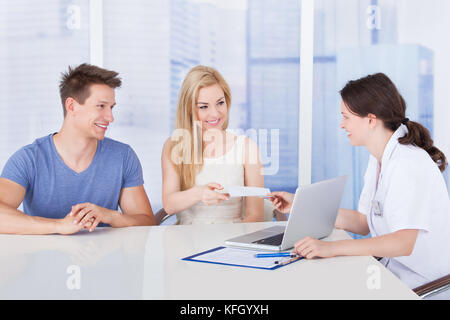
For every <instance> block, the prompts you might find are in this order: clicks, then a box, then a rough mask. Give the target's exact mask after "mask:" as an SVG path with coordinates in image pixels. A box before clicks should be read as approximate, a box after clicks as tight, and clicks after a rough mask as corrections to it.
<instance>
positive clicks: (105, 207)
mask: <svg viewBox="0 0 450 320" xmlns="http://www.w3.org/2000/svg"><path fill="white" fill-rule="evenodd" d="M117 76H118V73H117V72H114V71H109V70H106V69H103V68H99V67H96V66H93V65H88V64H82V65H80V66H78V67H76V68H75V69H72V68H70V67H69V70H68V72H67V73H65V74H63V77H62V80H61V83H60V95H61V101H62V105H63V110H64V122H63V125H62V128H61V130H60V131H58V132H57V133H53V134H50V135H48V136H46V137H42V138H39V139H37V140H36V141H34V142H33V143H32V144H30V145H27V146H25V147H23V148H21V149H20V150H18V151H17V152H16V153H15V154H14V155H13V156H11V158H9V160H8V161H7V163H6V165H5V167H4V168H3V171H2V174H1V176H0V233H12V234H52V233H60V234H72V233H76V232H78V231H79V230H81V229H83V228H85V229H88V230H89V231H93V230H94V229H95V228H96V227H97V226H104V225H110V226H112V227H127V226H136V225H154V224H155V218H154V216H153V212H152V209H151V205H150V201H149V199H148V197H147V194H146V193H145V190H144V187H143V184H144V181H143V177H142V167H141V164H140V162H139V159H138V157H137V156H136V153H135V152H134V151H133V149H131V147H130V146H128V145H126V144H124V143H121V142H118V141H114V140H112V139H109V138H105V132H106V130H107V129H108V126H109V124H110V123H111V122H113V121H114V117H113V114H112V110H113V107H114V105H115V104H116V102H115V94H114V89H115V88H118V87H120V85H121V80H120V78H118V77H117ZM22 202H23V211H24V212H21V211H19V210H17V208H18V207H19V205H20V204H21V203H22ZM119 206H120V209H121V211H122V212H121V213H120V212H119V211H117V210H118V207H119ZM99 224H100V225H99Z"/></svg>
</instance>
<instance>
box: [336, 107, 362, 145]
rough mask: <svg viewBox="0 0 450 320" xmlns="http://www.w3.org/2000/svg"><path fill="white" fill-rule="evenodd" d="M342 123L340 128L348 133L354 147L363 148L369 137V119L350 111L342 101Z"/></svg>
mask: <svg viewBox="0 0 450 320" xmlns="http://www.w3.org/2000/svg"><path fill="white" fill-rule="evenodd" d="M341 114H342V121H341V125H340V127H341V128H342V129H344V130H345V131H346V132H347V137H348V138H349V140H350V144H351V145H352V146H363V145H365V144H366V141H367V137H368V135H369V119H368V118H367V117H361V116H359V115H357V114H354V113H352V112H351V111H350V109H349V108H348V107H347V105H346V104H345V103H344V101H341Z"/></svg>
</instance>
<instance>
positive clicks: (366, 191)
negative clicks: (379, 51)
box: [271, 73, 450, 288]
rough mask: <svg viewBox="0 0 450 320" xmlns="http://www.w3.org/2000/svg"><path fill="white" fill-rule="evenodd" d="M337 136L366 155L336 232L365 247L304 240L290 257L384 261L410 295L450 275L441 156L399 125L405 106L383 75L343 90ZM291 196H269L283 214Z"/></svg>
mask: <svg viewBox="0 0 450 320" xmlns="http://www.w3.org/2000/svg"><path fill="white" fill-rule="evenodd" d="M340 93H341V97H342V103H341V112H342V122H341V128H342V129H345V130H346V132H347V133H348V135H347V136H348V138H349V140H350V143H351V144H352V145H353V146H365V147H366V148H367V150H369V152H370V159H369V164H368V167H367V171H366V173H365V176H364V187H363V190H362V193H361V197H360V200H359V206H358V211H355V210H347V209H340V210H339V213H338V216H337V219H336V224H335V227H336V228H337V229H344V230H347V231H350V232H353V233H357V234H361V235H367V234H368V233H369V232H370V233H371V236H372V237H371V238H369V239H356V240H343V241H334V242H326V241H320V240H316V239H313V238H311V237H307V238H304V239H301V240H300V241H298V242H297V243H295V247H294V251H295V252H296V253H297V254H299V255H301V256H303V257H306V258H308V259H311V258H314V257H324V258H325V257H333V256H338V255H341V256H342V255H361V256H368V255H371V256H375V257H383V258H382V259H381V260H380V262H382V263H383V264H384V265H385V266H386V267H387V268H388V269H390V270H391V271H392V272H393V273H394V274H395V275H397V276H398V277H399V278H400V279H401V280H402V281H403V282H404V283H406V284H407V285H408V286H409V287H410V288H415V287H418V286H420V285H422V284H424V283H426V282H429V281H433V280H436V279H438V278H440V277H443V276H445V275H447V274H448V273H449V272H450V252H449V250H448V248H449V247H450V200H449V196H448V191H447V189H446V186H445V182H444V179H443V176H442V174H441V171H444V169H445V167H446V165H447V162H446V158H445V155H444V154H443V153H442V152H441V151H440V150H439V149H437V148H436V147H435V146H433V141H432V140H431V138H430V134H429V132H428V130H427V129H426V128H424V127H423V126H422V125H420V124H419V123H417V122H413V121H410V120H409V119H408V118H406V117H405V110H406V104H405V101H404V100H403V98H402V96H401V95H400V93H399V92H398V90H397V88H396V87H395V85H394V84H393V83H392V82H391V80H390V79H389V78H388V77H387V76H386V75H384V74H382V73H378V74H374V75H369V76H367V77H364V78H362V79H359V80H356V81H350V82H348V83H347V85H346V86H345V87H344V88H343V89H342V90H341V92H340ZM292 200H293V195H292V194H289V193H287V192H273V193H272V198H271V201H272V202H273V204H274V205H275V207H277V208H278V210H280V211H282V212H284V213H287V212H289V209H290V205H291V203H292Z"/></svg>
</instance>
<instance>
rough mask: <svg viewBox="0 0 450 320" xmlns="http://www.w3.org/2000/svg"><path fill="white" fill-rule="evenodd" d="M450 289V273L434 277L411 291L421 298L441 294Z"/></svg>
mask: <svg viewBox="0 0 450 320" xmlns="http://www.w3.org/2000/svg"><path fill="white" fill-rule="evenodd" d="M448 289H450V274H448V275H446V276H444V277H442V278H439V279H436V280H434V281H431V282H428V283H425V284H424V285H422V286H420V287H417V288H415V289H413V291H414V292H415V293H416V294H417V295H418V296H419V297H421V298H422V299H425V298H429V297H431V296H434V295H437V294H441V293H443V292H444V291H447V290H448Z"/></svg>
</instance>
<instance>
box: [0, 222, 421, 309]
mask: <svg viewBox="0 0 450 320" xmlns="http://www.w3.org/2000/svg"><path fill="white" fill-rule="evenodd" d="M274 224H283V223H281V222H261V223H245V224H226V225H225V224H221V225H219V224H217V225H197V226H156V227H131V228H122V229H113V228H98V229H97V230H96V231H95V232H93V233H88V232H81V233H78V234H76V235H71V236H61V235H50V236H23V235H0V299H189V300H190V299H194V300H196V299H201V300H203V299H207V300H211V299H225V300H227V299H233V300H240V299H250V300H258V299H265V300H267V299H275V300H278V299H286V300H291V299H418V296H417V295H416V294H414V292H413V291H411V290H410V289H409V288H408V287H407V286H406V285H404V284H403V283H402V282H401V281H400V280H399V279H397V278H396V277H395V276H394V275H393V274H392V273H391V272H390V271H388V270H387V269H386V268H384V267H383V266H382V265H381V264H380V263H379V262H378V261H376V260H375V259H374V258H372V257H336V258H330V259H314V260H306V259H303V260H301V261H298V262H295V263H293V264H290V265H287V266H285V267H282V268H280V269H277V270H273V271H270V270H259V269H250V268H240V267H231V266H223V265H215V264H208V263H197V262H189V261H182V260H181V259H182V258H184V257H187V256H189V255H193V254H195V253H199V252H201V251H205V250H208V249H211V248H214V247H217V246H220V245H223V241H224V240H225V239H228V238H231V237H234V236H238V235H241V234H243V233H247V232H253V231H256V230H259V229H262V228H265V227H268V226H271V225H274ZM348 238H349V236H348V235H347V234H346V233H345V232H344V231H339V230H334V231H333V233H332V234H331V235H330V237H328V238H327V239H329V240H338V239H348ZM374 276H376V277H377V276H379V280H380V281H379V282H375V283H379V286H377V285H375V286H374V285H373V283H374V282H373V281H372V280H373V277H374ZM371 277H372V278H371Z"/></svg>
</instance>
